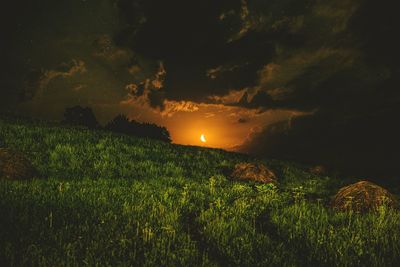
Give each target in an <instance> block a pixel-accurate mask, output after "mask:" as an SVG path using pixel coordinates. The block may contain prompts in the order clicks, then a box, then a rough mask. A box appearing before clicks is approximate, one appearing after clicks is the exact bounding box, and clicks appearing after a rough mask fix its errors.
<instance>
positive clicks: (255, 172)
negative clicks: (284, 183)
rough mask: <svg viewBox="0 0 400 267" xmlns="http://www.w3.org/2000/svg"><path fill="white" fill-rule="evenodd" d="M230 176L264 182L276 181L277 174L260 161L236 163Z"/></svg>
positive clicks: (239, 179) (241, 179) (235, 178)
mask: <svg viewBox="0 0 400 267" xmlns="http://www.w3.org/2000/svg"><path fill="white" fill-rule="evenodd" d="M230 177H231V178H232V179H233V180H238V181H255V182H260V183H264V184H269V183H276V182H277V178H276V176H275V174H274V173H273V172H272V171H271V170H270V169H268V168H267V166H265V165H264V164H260V163H239V164H236V166H235V168H234V170H233V172H232V173H231V175H230Z"/></svg>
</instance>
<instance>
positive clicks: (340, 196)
mask: <svg viewBox="0 0 400 267" xmlns="http://www.w3.org/2000/svg"><path fill="white" fill-rule="evenodd" d="M382 205H386V206H388V207H392V208H395V207H397V201H396V199H395V197H394V196H393V195H392V194H390V193H389V192H388V191H387V190H386V189H384V188H383V187H380V186H378V185H376V184H374V183H371V182H368V181H360V182H357V183H355V184H351V185H348V186H345V187H343V188H341V189H340V190H339V192H338V193H337V194H336V195H335V197H334V199H333V201H332V206H333V208H334V209H336V210H339V211H350V210H351V211H355V212H366V211H370V210H376V209H377V208H379V207H380V206H382Z"/></svg>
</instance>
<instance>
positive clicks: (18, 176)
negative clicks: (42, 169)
mask: <svg viewBox="0 0 400 267" xmlns="http://www.w3.org/2000/svg"><path fill="white" fill-rule="evenodd" d="M37 173H38V172H37V170H36V169H35V168H34V167H33V165H32V163H31V162H30V161H29V160H28V159H27V158H26V157H25V155H23V154H22V153H20V152H16V151H13V150H11V149H7V148H0V179H7V180H29V179H32V178H33V177H35V176H36V175H37Z"/></svg>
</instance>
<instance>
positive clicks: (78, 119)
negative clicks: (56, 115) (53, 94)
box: [63, 106, 99, 128]
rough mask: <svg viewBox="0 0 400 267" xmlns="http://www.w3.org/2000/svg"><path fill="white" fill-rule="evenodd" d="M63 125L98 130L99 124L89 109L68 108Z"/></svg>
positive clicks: (79, 107)
mask: <svg viewBox="0 0 400 267" xmlns="http://www.w3.org/2000/svg"><path fill="white" fill-rule="evenodd" d="M63 123H65V124H69V125H76V126H85V127H88V128H98V127H99V123H98V122H97V119H96V117H95V115H94V113H93V111H92V109H91V108H89V107H81V106H74V107H70V108H66V109H65V112H64V120H63Z"/></svg>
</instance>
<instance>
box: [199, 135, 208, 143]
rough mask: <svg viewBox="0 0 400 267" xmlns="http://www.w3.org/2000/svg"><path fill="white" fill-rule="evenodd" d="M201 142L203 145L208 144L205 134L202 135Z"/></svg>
mask: <svg viewBox="0 0 400 267" xmlns="http://www.w3.org/2000/svg"><path fill="white" fill-rule="evenodd" d="M200 141H201V142H203V143H205V142H207V140H206V136H205V135H204V134H202V135H200Z"/></svg>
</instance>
